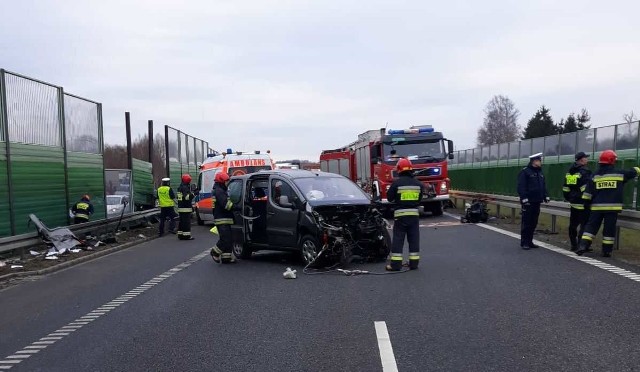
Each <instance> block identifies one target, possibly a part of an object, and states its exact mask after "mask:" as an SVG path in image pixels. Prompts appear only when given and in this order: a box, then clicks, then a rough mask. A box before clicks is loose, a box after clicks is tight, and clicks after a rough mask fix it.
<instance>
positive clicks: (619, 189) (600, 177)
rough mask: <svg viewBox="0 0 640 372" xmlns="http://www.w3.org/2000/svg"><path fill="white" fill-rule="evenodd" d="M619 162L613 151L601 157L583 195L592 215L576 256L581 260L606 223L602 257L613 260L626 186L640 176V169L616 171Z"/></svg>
mask: <svg viewBox="0 0 640 372" xmlns="http://www.w3.org/2000/svg"><path fill="white" fill-rule="evenodd" d="M617 159H618V155H617V154H616V153H615V152H614V151H612V150H606V151H603V152H602V154H600V160H599V161H598V163H600V165H599V167H598V170H597V171H596V172H595V174H594V175H593V178H592V179H591V180H590V181H589V183H588V184H587V189H586V190H585V192H584V194H583V195H582V198H583V199H584V200H586V202H587V203H588V204H590V207H591V214H590V215H589V222H587V226H586V227H585V229H584V233H583V234H582V240H581V241H580V248H579V249H578V251H577V252H576V254H577V255H578V256H582V255H583V254H584V253H586V252H590V251H591V250H592V249H591V243H592V242H593V238H595V236H596V234H598V230H600V225H601V224H602V222H603V221H604V228H603V229H602V257H611V252H612V251H613V245H614V244H615V242H616V223H617V222H618V213H620V212H622V206H623V199H624V185H625V183H627V182H628V181H631V180H632V179H634V178H636V177H638V175H639V174H640V168H638V167H634V168H632V169H629V170H623V169H616V168H615V164H616V160H617Z"/></svg>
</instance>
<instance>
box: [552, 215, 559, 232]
mask: <svg viewBox="0 0 640 372" xmlns="http://www.w3.org/2000/svg"><path fill="white" fill-rule="evenodd" d="M557 220H558V217H557V216H556V215H555V214H552V215H551V233H552V234H555V233H556V232H557V231H556V226H557V222H558V221H557Z"/></svg>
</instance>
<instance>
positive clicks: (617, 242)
mask: <svg viewBox="0 0 640 372" xmlns="http://www.w3.org/2000/svg"><path fill="white" fill-rule="evenodd" d="M621 232H622V229H621V228H620V226H616V242H615V243H614V245H613V249H615V250H618V249H620V237H621V235H622V234H621Z"/></svg>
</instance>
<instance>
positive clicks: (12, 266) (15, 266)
mask: <svg viewBox="0 0 640 372" xmlns="http://www.w3.org/2000/svg"><path fill="white" fill-rule="evenodd" d="M11 268H12V269H23V268H24V266H22V265H11Z"/></svg>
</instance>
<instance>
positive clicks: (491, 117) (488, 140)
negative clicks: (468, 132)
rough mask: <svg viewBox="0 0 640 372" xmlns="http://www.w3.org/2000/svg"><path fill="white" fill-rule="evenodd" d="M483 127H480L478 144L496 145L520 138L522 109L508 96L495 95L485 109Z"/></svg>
mask: <svg viewBox="0 0 640 372" xmlns="http://www.w3.org/2000/svg"><path fill="white" fill-rule="evenodd" d="M484 113H485V117H484V123H483V124H482V127H481V128H480V129H478V140H477V142H478V146H487V145H494V144H497V143H504V142H511V141H515V140H517V139H518V137H519V135H520V131H521V129H520V126H519V125H518V116H520V111H519V110H518V109H517V108H516V106H515V104H514V103H513V101H511V100H510V99H509V98H508V97H506V96H502V95H499V96H493V98H492V99H491V101H489V103H487V106H486V107H485V109H484Z"/></svg>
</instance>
